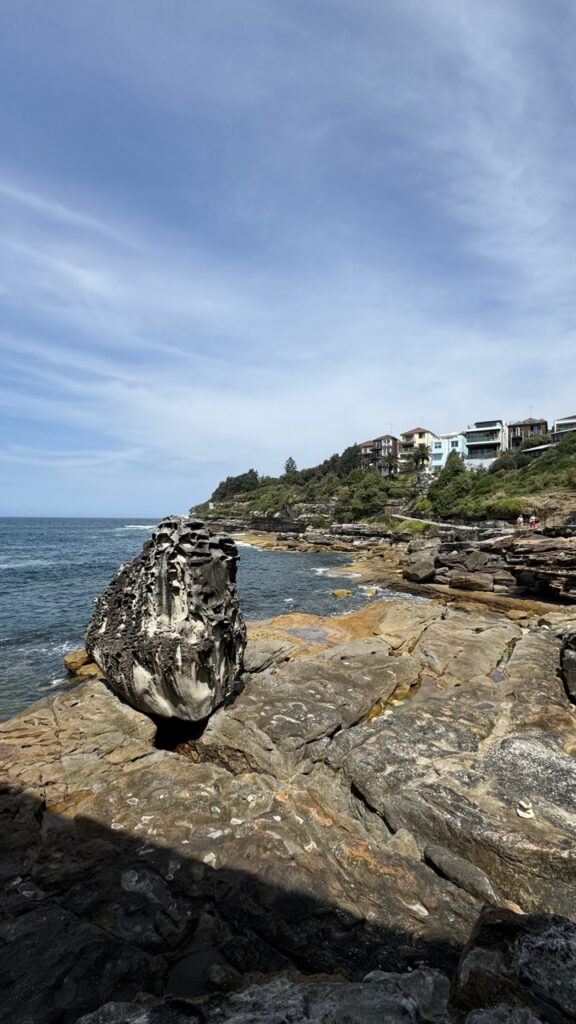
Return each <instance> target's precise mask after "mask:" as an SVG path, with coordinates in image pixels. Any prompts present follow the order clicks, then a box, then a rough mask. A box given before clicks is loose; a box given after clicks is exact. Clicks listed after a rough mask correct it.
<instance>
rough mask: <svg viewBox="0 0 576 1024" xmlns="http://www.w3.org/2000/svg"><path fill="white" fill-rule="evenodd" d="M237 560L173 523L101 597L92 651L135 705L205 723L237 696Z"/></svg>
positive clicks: (89, 639) (206, 537)
mask: <svg viewBox="0 0 576 1024" xmlns="http://www.w3.org/2000/svg"><path fill="white" fill-rule="evenodd" d="M237 559H238V552H237V549H236V545H235V544H234V542H233V541H232V540H230V539H229V538H227V537H222V536H218V535H214V534H212V533H211V532H210V530H208V529H207V528H206V527H205V526H204V524H203V523H202V522H200V521H199V520H196V519H192V518H189V517H186V516H171V517H169V518H167V519H165V520H164V521H163V522H162V523H160V525H159V526H158V527H157V528H156V530H155V531H154V533H153V534H152V537H151V539H150V540H149V541H147V542H146V544H145V545H144V548H143V550H142V552H141V554H140V555H138V556H137V557H136V558H135V559H134V561H132V562H130V563H129V564H128V565H123V566H121V567H120V569H119V571H118V573H117V574H116V576H115V577H114V579H113V580H112V582H111V584H110V585H109V587H108V588H107V589H106V590H105V591H104V593H103V594H101V595H100V597H99V598H98V600H97V602H96V609H95V612H94V615H93V618H92V621H91V622H90V625H89V627H88V632H87V635H86V649H87V652H88V655H89V657H90V658H91V659H92V660H93V661H95V662H96V664H97V665H99V666H100V668H101V669H102V671H103V672H104V674H105V677H106V679H107V680H108V682H109V683H110V685H111V686H112V687H113V689H114V690H115V691H116V692H117V693H119V694H121V696H122V697H123V698H124V700H126V701H127V702H128V703H129V704H130V705H131V706H132V707H134V708H137V709H138V710H139V711H145V712H148V713H154V714H157V715H162V716H164V717H167V718H171V717H176V718H181V719H186V720H190V721H198V720H200V719H202V718H205V717H206V716H207V715H209V714H210V712H211V711H213V709H214V708H215V707H217V706H218V705H219V704H221V703H222V702H223V700H224V699H225V698H226V697H227V696H228V695H229V694H230V693H231V691H232V688H233V684H234V680H235V678H236V677H237V676H238V674H239V672H240V671H241V666H242V655H243V652H244V647H245V644H246V627H245V625H244V621H243V619H242V615H241V613H240V607H239V602H238V596H237V593H236V585H235V584H236V563H237Z"/></svg>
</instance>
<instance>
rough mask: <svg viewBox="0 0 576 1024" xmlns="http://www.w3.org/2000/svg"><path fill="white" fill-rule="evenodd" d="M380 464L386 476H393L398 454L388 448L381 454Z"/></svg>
mask: <svg viewBox="0 0 576 1024" xmlns="http://www.w3.org/2000/svg"><path fill="white" fill-rule="evenodd" d="M380 465H381V466H382V468H383V469H386V470H387V473H386V475H387V476H390V477H393V476H395V474H396V473H397V472H398V456H397V455H395V453H394V452H393V451H392V449H390V451H388V452H386V454H385V455H383V456H382V458H381V460H380Z"/></svg>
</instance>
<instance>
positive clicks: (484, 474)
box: [419, 432, 576, 519]
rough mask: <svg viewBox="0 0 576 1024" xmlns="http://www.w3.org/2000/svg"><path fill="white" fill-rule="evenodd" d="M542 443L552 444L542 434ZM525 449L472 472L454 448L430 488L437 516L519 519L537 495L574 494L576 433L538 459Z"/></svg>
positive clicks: (511, 452) (505, 453)
mask: <svg viewBox="0 0 576 1024" xmlns="http://www.w3.org/2000/svg"><path fill="white" fill-rule="evenodd" d="M539 441H540V442H541V443H544V444H545V443H546V442H545V441H543V440H542V438H539ZM527 447H533V445H530V444H526V445H525V446H522V448H520V449H516V450H509V451H507V452H503V453H502V455H500V456H499V458H498V459H496V461H495V462H494V463H493V464H492V466H491V467H490V469H489V470H488V471H486V470H484V471H482V470H480V471H478V470H476V471H474V470H468V469H466V467H465V466H464V463H463V461H462V459H461V458H460V456H459V455H458V454H457V453H456V452H451V453H450V455H449V456H448V459H447V460H446V465H445V466H444V469H442V470H441V471H440V473H439V474H438V476H437V477H436V479H435V480H434V481H433V483H432V484H431V486H430V490H429V492H428V500H429V502H430V505H431V511H432V512H433V514H434V515H437V516H441V517H443V518H452V517H454V518H462V519H515V518H516V516H518V515H519V514H520V513H521V512H522V513H524V514H526V513H528V514H529V513H530V511H531V505H532V499H533V498H534V497H535V496H536V495H539V494H544V493H547V492H550V491H567V492H570V493H574V490H575V487H576V432H573V433H570V434H567V435H566V437H564V438H563V440H562V441H561V442H560V443H559V444H558V445H557V446H556V447H554V448H550V449H548V451H545V452H543V453H542V455H540V456H538V457H536V458H534V457H530V456H529V455H526V452H525V449H526V448H527ZM419 511H420V510H419Z"/></svg>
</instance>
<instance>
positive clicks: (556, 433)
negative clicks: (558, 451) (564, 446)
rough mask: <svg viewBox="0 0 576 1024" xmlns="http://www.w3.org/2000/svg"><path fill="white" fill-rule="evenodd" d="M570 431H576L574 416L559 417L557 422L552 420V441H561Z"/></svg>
mask: <svg viewBox="0 0 576 1024" xmlns="http://www.w3.org/2000/svg"><path fill="white" fill-rule="evenodd" d="M570 430H576V416H561V417H560V419H559V420H554V426H553V427H552V440H553V441H556V442H558V441H561V440H562V438H563V437H564V435H565V434H567V433H568V432H569V431H570Z"/></svg>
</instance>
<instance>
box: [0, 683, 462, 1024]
mask: <svg viewBox="0 0 576 1024" xmlns="http://www.w3.org/2000/svg"><path fill="white" fill-rule="evenodd" d="M152 731H153V726H152V724H151V723H150V721H149V720H148V719H147V718H146V717H145V716H143V715H141V714H139V713H138V712H136V711H134V710H132V709H130V708H128V707H126V706H125V705H123V704H121V703H120V701H119V700H118V698H117V697H115V696H114V695H113V694H112V693H111V692H110V691H109V690H107V688H106V686H105V684H104V683H102V682H98V681H89V682H85V683H81V684H79V685H78V686H77V687H75V688H73V689H71V690H69V691H66V692H64V693H61V694H59V695H58V696H57V697H56V698H50V699H46V700H44V701H41V702H39V704H37V705H35V706H33V707H32V708H30V709H28V710H27V711H25V712H23V713H22V714H21V715H19V716H17V717H16V718H14V719H12V720H11V721H10V722H8V723H4V724H3V725H2V726H1V727H0V756H1V758H2V760H1V768H2V777H3V780H4V781H3V788H2V799H1V801H0V815H1V821H2V832H1V834H2V840H3V842H4V844H5V845H6V846H9V849H7V850H5V857H4V859H3V862H2V865H3V868H2V875H1V876H0V877H1V880H2V884H3V886H4V900H3V901H2V910H1V911H0V949H1V950H2V954H3V955H2V956H0V990H1V994H0V1019H3V1017H2V1014H3V1013H4V1012H8V1009H12V1007H13V1006H14V1005H15V1002H14V1001H15V1000H17V1003H16V1005H17V1006H18V1012H17V1013H13V1015H12V1017H10V1018H9V1019H10V1020H11V1021H13V1022H16V1021H28V1020H34V1022H35V1024H44V1022H45V1024H52V1022H53V1021H56V1020H58V1021H62V1022H66V1024H68V1022H70V1024H72V1021H75V1020H76V1019H77V1017H78V1016H79V1015H80V1013H81V1012H87V1011H88V1010H89V1009H91V1008H96V1007H97V1006H98V1005H99V1004H101V1003H103V1002H105V1001H106V1000H110V999H117V998H128V999H132V998H134V997H135V996H136V995H137V993H138V992H139V991H141V990H147V991H151V992H157V991H158V990H159V988H160V987H161V986H166V985H167V986H168V989H169V990H172V991H175V992H178V993H179V994H184V995H196V994H199V993H200V992H203V991H205V990H206V986H207V985H209V980H207V979H208V975H207V974H206V972H207V971H210V969H212V968H213V967H215V966H216V967H217V966H218V965H220V964H223V965H224V966H225V967H226V968H227V969H229V970H231V971H232V972H234V971H236V972H239V973H241V974H244V973H246V972H248V971H263V972H268V973H269V972H271V971H272V972H273V971H277V970H280V969H283V968H286V967H297V968H298V969H300V970H304V971H306V972H329V973H333V972H334V971H343V972H344V975H345V976H346V975H347V976H349V977H356V978H360V977H362V976H363V975H364V974H365V973H366V970H367V968H373V969H382V968H384V969H388V970H390V969H392V970H401V969H403V968H406V967H407V966H410V965H415V964H416V963H418V962H419V961H422V960H423V961H425V962H428V963H432V964H442V965H446V964H447V963H452V964H455V960H456V957H457V953H458V947H459V945H462V944H463V943H464V941H465V940H466V937H467V935H468V933H469V930H470V927H471V925H472V923H473V920H474V919H475V917H476V915H477V913H478V910H479V907H480V904H479V902H478V901H477V900H476V899H474V898H473V897H471V896H469V895H468V894H467V893H464V892H462V891H461V890H460V889H458V888H457V887H456V886H455V885H453V884H452V883H451V882H449V881H446V880H444V879H441V878H439V877H438V876H437V874H436V873H435V872H434V871H433V870H432V869H431V868H430V867H427V866H426V865H425V864H423V863H421V862H416V861H414V862H412V861H410V860H409V859H407V858H405V857H403V856H402V855H400V854H399V853H397V852H395V851H392V850H391V851H387V850H386V848H385V846H383V845H382V838H381V836H379V839H378V841H375V840H374V839H372V838H371V835H370V833H369V831H368V830H367V829H366V828H365V827H364V824H363V818H362V814H361V813H357V814H354V809H353V806H352V802H351V803H350V808H351V809H350V812H349V813H348V812H347V807H348V805H346V801H345V800H344V799H342V801H341V802H342V809H336V808H335V807H334V806H332V805H331V802H330V796H329V794H326V793H324V792H322V791H321V790H320V788H318V786H317V784H316V783H317V781H318V780H316V779H310V780H308V779H306V777H303V776H299V777H298V778H296V779H294V781H292V782H291V781H289V780H283V781H280V780H278V779H277V778H275V777H274V776H273V775H271V774H269V773H266V772H258V773H251V772H249V771H242V772H240V773H238V774H236V775H234V774H232V773H231V772H230V771H228V770H226V769H225V768H224V767H221V766H220V765H215V764H210V763H206V764H192V763H191V762H190V761H188V760H187V759H185V758H183V757H180V756H178V755H177V754H174V753H171V752H169V751H161V750H155V749H154V748H153V747H152V746H151V732H152ZM23 743H27V744H28V746H27V747H26V748H24V747H23ZM345 805H346V806H345ZM345 812H346V813H345ZM383 831H384V833H385V830H383ZM207 934H209V935H210V936H211V938H210V939H209V940H208V939H206V937H205V936H206V935H207ZM61 937H62V939H61ZM60 944H62V956H61V961H59V960H58V956H57V951H58V949H59V947H60ZM39 950H42V954H41V955H40V952H39ZM74 951H76V960H74V956H75V953H74ZM73 960H74V963H75V965H76V966H75V967H74V969H72V966H71V965H72V962H73ZM109 961H110V962H111V963H110V965H109V966H107V965H108V962H109ZM67 974H70V981H69V982H66V984H65V981H66V977H67ZM93 974H97V975H98V984H97V985H94V986H92V984H91V977H92V975H93ZM62 985H64V993H65V994H64V995H62V994H61V986H62ZM2 999H3V1002H2ZM63 999H64V1005H62V1000H63Z"/></svg>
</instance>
